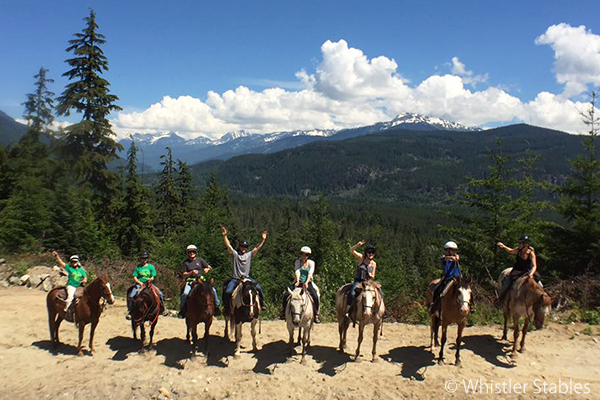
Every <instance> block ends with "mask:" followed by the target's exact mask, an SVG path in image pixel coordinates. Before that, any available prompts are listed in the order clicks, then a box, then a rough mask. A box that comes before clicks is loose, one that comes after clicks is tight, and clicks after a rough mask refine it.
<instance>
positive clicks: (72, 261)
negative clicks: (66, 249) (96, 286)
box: [52, 251, 87, 312]
mask: <svg viewBox="0 0 600 400" xmlns="http://www.w3.org/2000/svg"><path fill="white" fill-rule="evenodd" d="M52 255H53V256H54V257H56V262H57V263H58V265H60V267H61V268H63V269H65V270H66V271H67V275H68V277H69V278H68V280H67V288H66V289H67V300H66V304H65V312H67V310H68V309H69V306H70V305H71V303H72V302H73V297H74V296H75V291H76V290H77V288H78V287H79V286H84V285H85V284H86V283H87V273H86V272H85V269H83V266H82V265H81V264H80V263H79V256H78V255H77V254H73V255H72V256H71V257H70V258H69V262H68V263H66V264H65V262H64V261H63V260H62V258H60V256H59V255H58V253H57V252H56V251H52Z"/></svg>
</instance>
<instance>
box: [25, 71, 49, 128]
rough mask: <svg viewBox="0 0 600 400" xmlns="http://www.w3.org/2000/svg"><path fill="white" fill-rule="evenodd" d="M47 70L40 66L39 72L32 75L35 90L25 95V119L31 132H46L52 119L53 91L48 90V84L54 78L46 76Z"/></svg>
mask: <svg viewBox="0 0 600 400" xmlns="http://www.w3.org/2000/svg"><path fill="white" fill-rule="evenodd" d="M47 72H48V70H47V69H45V68H43V67H42V68H40V70H39V72H38V73H37V74H36V75H34V76H33V77H34V78H35V79H36V81H35V92H34V93H29V94H28V95H27V101H25V102H24V103H23V105H24V106H25V115H24V117H25V119H26V120H27V123H28V125H29V132H30V133H32V134H37V135H38V136H39V134H40V133H48V132H49V126H50V125H51V124H52V122H53V121H54V114H53V109H54V92H52V91H50V89H49V88H48V85H49V84H51V83H54V79H50V78H47V77H46V73H47Z"/></svg>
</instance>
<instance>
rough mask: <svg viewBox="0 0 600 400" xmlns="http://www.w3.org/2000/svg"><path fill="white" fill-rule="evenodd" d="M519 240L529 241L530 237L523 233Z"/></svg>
mask: <svg viewBox="0 0 600 400" xmlns="http://www.w3.org/2000/svg"><path fill="white" fill-rule="evenodd" d="M518 241H519V242H525V243H531V239H530V238H529V236H527V235H523V236H521V237H520V238H519V240H518Z"/></svg>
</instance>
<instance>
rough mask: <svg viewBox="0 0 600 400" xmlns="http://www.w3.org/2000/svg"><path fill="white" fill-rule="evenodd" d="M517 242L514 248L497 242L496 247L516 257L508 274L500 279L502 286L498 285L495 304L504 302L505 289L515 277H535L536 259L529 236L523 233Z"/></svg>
mask: <svg viewBox="0 0 600 400" xmlns="http://www.w3.org/2000/svg"><path fill="white" fill-rule="evenodd" d="M518 242H519V245H518V246H517V248H515V249H512V248H510V247H508V246H505V245H504V243H502V242H498V247H500V248H501V249H503V250H506V252H507V253H509V254H516V256H517V257H516V260H515V266H514V267H513V269H512V271H510V274H508V276H507V277H505V278H504V280H503V281H502V286H501V287H500V291H499V293H498V299H497V300H496V305H500V304H502V303H503V302H504V298H505V297H506V293H507V292H508V290H507V289H508V288H509V287H510V285H512V283H513V282H514V281H515V280H516V279H518V278H520V277H521V276H525V275H529V277H531V278H535V275H536V271H537V259H536V256H535V250H534V248H533V247H531V239H530V238H529V236H527V235H524V236H521V237H520V238H519V240H518Z"/></svg>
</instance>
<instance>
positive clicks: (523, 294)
mask: <svg viewBox="0 0 600 400" xmlns="http://www.w3.org/2000/svg"><path fill="white" fill-rule="evenodd" d="M511 271H512V268H507V269H505V270H504V271H502V272H501V273H500V277H499V278H498V288H500V287H501V286H502V281H503V280H504V278H506V277H507V276H508V275H509V274H510V272H511ZM506 290H508V293H506V301H505V302H504V304H503V305H502V312H503V314H504V330H503V333H502V340H507V339H508V336H507V334H508V320H509V318H510V317H511V316H512V318H513V324H514V326H513V329H514V332H515V333H514V343H513V349H512V355H513V356H516V354H517V353H516V352H517V341H518V339H519V320H520V318H521V317H522V316H525V321H524V322H523V332H522V333H523V336H522V338H521V345H520V348H519V349H518V351H519V352H520V353H523V352H525V336H526V335H527V331H528V329H529V324H530V318H531V316H532V315H533V316H534V324H535V328H536V329H542V328H543V327H544V319H545V318H546V315H548V313H549V312H550V307H551V304H552V299H551V298H550V296H548V294H547V293H546V292H545V291H544V289H542V287H541V286H540V285H539V284H538V283H537V282H536V281H535V279H533V278H531V277H530V276H529V275H525V276H523V277H520V278H518V279H517V280H516V281H515V282H513V283H512V285H511V286H510V287H509V288H508V289H506Z"/></svg>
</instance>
